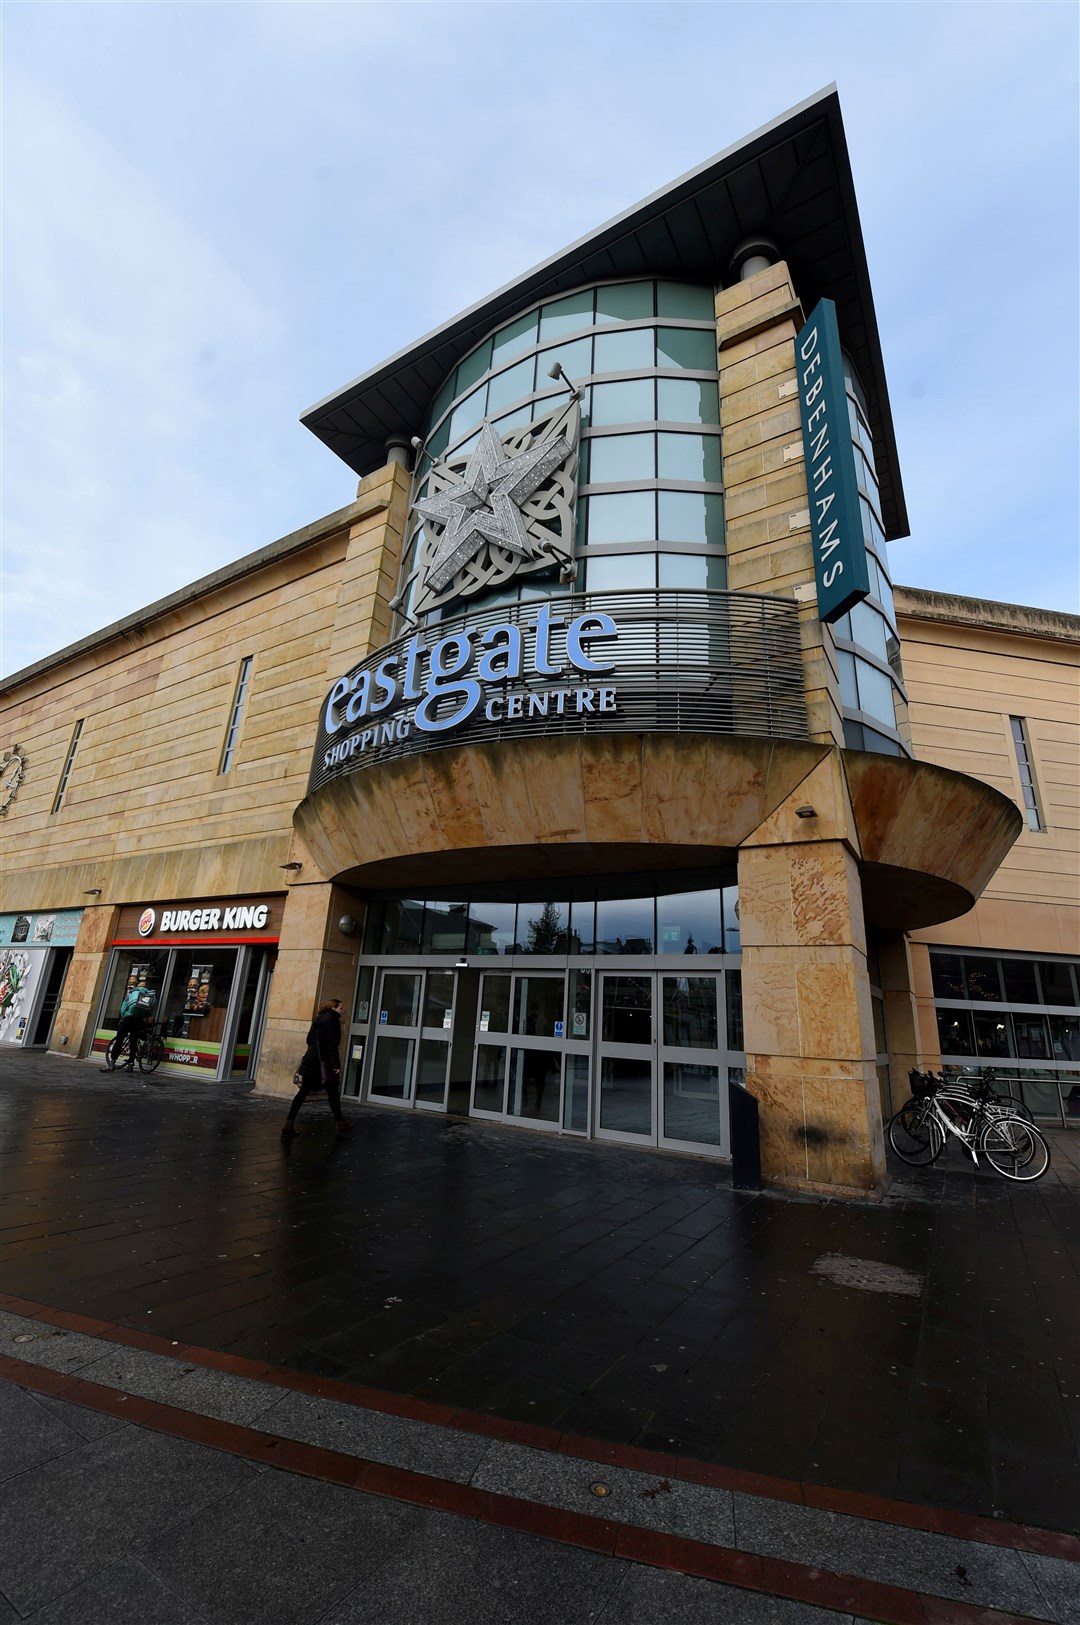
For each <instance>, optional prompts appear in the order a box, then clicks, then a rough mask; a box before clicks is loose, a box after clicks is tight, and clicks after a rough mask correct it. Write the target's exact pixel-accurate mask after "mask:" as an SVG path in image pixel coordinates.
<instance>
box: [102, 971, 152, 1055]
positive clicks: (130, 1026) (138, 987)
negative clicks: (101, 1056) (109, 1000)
mask: <svg viewBox="0 0 1080 1625" xmlns="http://www.w3.org/2000/svg"><path fill="white" fill-rule="evenodd" d="M156 1009H157V993H156V992H155V991H154V989H153V988H152V987H149V986H147V981H146V975H145V972H143V973H140V976H139V980H138V981H137V982H136V983H135V986H134V987H129V988H128V990H127V992H126V993H125V994H124V998H123V1002H122V1003H121V1005H120V1022H119V1025H118V1027H117V1029H116V1037H115V1038H114V1039H113V1041H112V1043H111V1044H110V1045H109V1061H110V1063H111V1065H112V1066H114V1067H115V1066H116V1064H117V1062H118V1061H119V1059H120V1056H121V1054H122V1053H123V1049H124V1045H125V1044H127V1046H128V1058H127V1065H126V1067H125V1070H126V1071H128V1072H134V1070H135V1045H136V1044H137V1043H138V1041H139V1039H140V1038H141V1037H142V1035H143V1033H144V1032H145V1031H146V1023H147V1022H148V1021H149V1020H150V1018H151V1017H152V1015H153V1014H154V1011H155V1010H156Z"/></svg>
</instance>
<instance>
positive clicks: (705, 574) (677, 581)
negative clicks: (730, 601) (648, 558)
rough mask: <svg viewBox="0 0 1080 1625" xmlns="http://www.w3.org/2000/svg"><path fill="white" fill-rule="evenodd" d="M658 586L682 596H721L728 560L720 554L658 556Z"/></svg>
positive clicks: (724, 585)
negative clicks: (692, 594) (697, 593)
mask: <svg viewBox="0 0 1080 1625" xmlns="http://www.w3.org/2000/svg"><path fill="white" fill-rule="evenodd" d="M657 564H658V566H659V583H660V586H661V587H673V588H676V589H677V590H680V591H682V592H722V591H723V590H724V588H725V587H726V586H727V560H726V559H725V558H724V557H723V556H722V555H721V554H719V553H658V554H657Z"/></svg>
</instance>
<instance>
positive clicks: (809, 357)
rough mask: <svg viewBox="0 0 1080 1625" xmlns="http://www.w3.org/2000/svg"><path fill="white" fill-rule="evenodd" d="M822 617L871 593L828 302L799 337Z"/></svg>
mask: <svg viewBox="0 0 1080 1625" xmlns="http://www.w3.org/2000/svg"><path fill="white" fill-rule="evenodd" d="M795 362H796V366H797V368H798V375H799V415H800V417H801V419H802V433H803V450H804V452H805V454H806V487H807V493H808V495H809V498H810V530H811V534H812V536H813V541H814V575H815V577H816V579H817V595H818V616H819V618H820V619H821V620H823V621H835V620H838V619H839V618H840V616H841V615H843V614H845V613H846V611H847V610H849V609H850V608H851V606H852V604H857V603H858V602H859V600H860V599H862V598H865V597H867V595H868V594H869V592H870V574H869V569H868V566H867V562H866V543H865V542H864V541H863V533H862V514H861V512H860V510H859V486H858V482H857V480H856V478H855V454H854V451H853V448H852V443H851V429H850V424H849V419H848V403H847V387H846V384H845V381H844V360H843V356H842V355H841V352H840V330H839V328H838V327H837V325H836V306H835V305H834V304H833V302H832V300H831V299H821V300H819V301H818V304H817V305H816V306H815V308H814V310H813V312H812V313H811V315H810V318H809V320H808V321H807V323H806V326H805V327H804V328H803V329H802V331H801V332H800V333H799V334H798V335H797V337H796V339H795Z"/></svg>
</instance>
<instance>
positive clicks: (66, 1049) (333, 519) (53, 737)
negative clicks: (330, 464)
mask: <svg viewBox="0 0 1080 1625" xmlns="http://www.w3.org/2000/svg"><path fill="white" fill-rule="evenodd" d="M303 422H304V423H305V425H306V426H307V428H308V429H309V430H310V431H312V432H313V433H314V434H316V435H317V436H318V437H319V438H320V439H321V440H322V441H323V442H324V443H325V444H326V445H327V447H328V448H329V449H330V450H331V451H332V452H333V453H335V454H336V456H337V457H338V458H339V459H340V461H341V462H342V463H344V464H345V465H346V466H347V468H348V469H350V470H351V471H352V473H353V475H355V476H359V485H358V487H357V488H356V496H355V498H354V500H352V501H350V502H349V504H348V505H347V506H346V507H343V508H341V509H339V510H337V511H336V512H333V513H331V514H329V515H328V516H327V517H325V518H322V519H318V520H316V521H314V522H313V523H312V524H310V525H308V526H307V527H306V528H305V529H304V530H302V531H299V532H295V533H293V534H291V535H289V536H285V537H283V538H282V539H281V540H279V541H276V542H273V543H271V544H270V545H268V546H267V547H265V548H263V549H262V550H260V551H259V552H257V553H254V554H251V555H249V556H247V557H246V558H243V559H240V560H238V561H237V562H235V563H233V564H229V565H226V566H224V567H223V568H222V569H220V570H218V571H217V572H216V573H215V574H214V575H212V576H210V577H207V578H206V579H204V580H201V581H198V582H196V583H194V584H193V585H192V586H190V587H188V588H185V589H183V590H182V591H179V592H176V593H173V594H172V595H171V596H170V597H168V598H166V599H163V600H162V601H160V602H158V603H155V604H152V605H150V606H149V607H148V608H147V609H145V610H143V611H141V612H139V613H138V614H136V615H132V616H129V617H127V618H126V619H125V620H123V621H121V622H119V623H117V624H116V625H114V626H111V627H107V628H105V629H104V630H103V631H101V632H99V633H96V634H94V635H93V636H90V637H87V638H84V639H83V640H82V641H81V642H80V643H78V644H75V645H73V646H72V647H70V648H67V649H64V650H61V651H60V652H59V653H57V654H56V655H54V656H51V657H49V658H47V659H45V660H42V661H40V662H38V663H37V664H36V665H35V666H33V667H30V668H28V669H26V670H24V671H22V672H18V673H16V674H15V675H13V676H12V677H10V678H8V679H6V680H5V682H4V683H3V685H2V690H3V692H2V696H0V697H2V700H3V705H4V722H3V736H2V744H3V747H4V750H5V755H4V760H3V768H2V777H0V810H2V813H3V824H2V831H3V837H4V846H5V856H4V874H3V899H2V903H0V906H2V908H3V909H4V911H5V912H4V914H3V916H2V917H0V964H2V971H0V1043H7V1044H24V1045H39V1046H41V1045H47V1046H48V1048H49V1049H50V1050H52V1051H54V1052H56V1053H58V1054H67V1055H69V1056H71V1057H73V1059H74V1060H77V1061H79V1060H81V1061H83V1062H86V1061H90V1062H95V1063H96V1062H97V1061H98V1059H99V1058H100V1055H101V1052H102V1050H103V1049H104V1047H105V1045H106V1044H107V1042H108V1041H109V1039H110V1037H111V1036H112V1034H113V1033H114V1032H115V1029H116V1023H117V1018H118V1012H119V1005H120V1001H121V998H122V997H123V994H124V992H125V990H126V989H127V988H128V986H130V985H131V984H132V983H133V981H135V980H136V979H137V978H138V977H139V976H140V974H142V975H145V976H146V978H147V980H148V982H149V985H150V986H152V987H153V989H154V991H155V992H156V993H157V995H158V1010H157V1015H158V1016H159V1018H160V1020H161V1021H162V1022H163V1024H164V1031H165V1035H166V1046H167V1058H166V1062H165V1066H164V1068H163V1072H165V1073H168V1072H170V1071H171V1072H191V1071H193V1070H194V1071H198V1072H199V1073H200V1074H201V1075H203V1076H205V1077H206V1078H207V1079H208V1080H211V1079H226V1078H230V1077H240V1076H247V1077H251V1078H253V1079H254V1080H255V1084H256V1087H257V1088H258V1089H259V1090H260V1091H263V1092H267V1093H272V1094H281V1095H288V1094H291V1092H292V1082H291V1080H292V1074H293V1071H294V1068H295V1066H296V1063H297V1060H298V1058H299V1055H300V1053H301V1052H302V1049H303V1044H304V1035H305V1032H306V1030H307V1026H308V1023H309V1021H310V1019H311V1015H312V1012H313V1011H314V1010H315V1009H316V1008H317V1007H318V1005H319V1004H320V1003H322V1002H323V1001H324V1000H325V999H327V998H330V997H340V998H342V999H343V1000H344V1001H345V1003H346V1006H347V1008H348V1010H349V1012H350V1022H349V1027H348V1036H347V1054H346V1055H345V1056H344V1060H345V1065H346V1080H347V1089H348V1092H349V1093H351V1094H353V1095H355V1096H358V1097H359V1098H361V1099H362V1100H364V1101H366V1102H369V1103H370V1104H371V1105H377V1106H381V1107H384V1108H387V1109H392V1110H416V1111H430V1112H453V1113H470V1114H472V1115H474V1116H476V1117H480V1118H483V1119H484V1120H486V1121H489V1122H495V1123H504V1124H508V1125H514V1126H517V1127H519V1128H523V1129H530V1130H533V1131H536V1132H547V1133H562V1134H568V1135H578V1136H583V1137H594V1138H600V1139H607V1140H613V1141H617V1142H621V1143H623V1144H624V1145H626V1146H632V1147H639V1148H641V1150H642V1151H643V1152H648V1151H650V1150H652V1151H656V1150H660V1149H667V1150H675V1151H682V1152H689V1153H693V1154H697V1155H700V1156H705V1157H712V1158H725V1157H726V1156H728V1155H729V1151H730V1137H729V1090H730V1089H732V1088H734V1089H735V1090H739V1089H745V1090H746V1091H748V1092H749V1093H750V1094H752V1095H753V1096H754V1097H755V1098H756V1100H757V1102H758V1106H759V1113H760V1132H761V1154H762V1162H763V1167H764V1173H765V1177H766V1179H767V1180H769V1181H771V1182H773V1183H776V1184H780V1185H786V1186H792V1187H801V1188H806V1189H818V1190H830V1191H836V1192H845V1191H848V1192H851V1191H859V1192H866V1191H872V1190H874V1189H878V1188H880V1187H881V1185H882V1181H883V1175H884V1151H883V1135H882V1122H883V1117H884V1116H885V1115H886V1114H887V1113H888V1112H889V1110H890V1106H891V1104H892V1103H894V1102H898V1100H899V1098H902V1097H903V1096H904V1095H905V1094H906V1079H907V1072H908V1070H909V1068H910V1067H911V1066H913V1065H915V1064H922V1065H932V1066H935V1067H936V1066H937V1065H939V1064H941V1063H944V1064H947V1065H953V1066H965V1065H980V1066H983V1065H993V1066H994V1067H996V1068H997V1069H998V1071H999V1073H1001V1074H1002V1075H1003V1076H1007V1077H1008V1078H1009V1079H1011V1080H1013V1082H1012V1084H1011V1087H1013V1088H1014V1090H1015V1091H1016V1092H1018V1093H1020V1092H1022V1093H1023V1094H1024V1095H1025V1097H1026V1098H1027V1099H1028V1100H1029V1102H1030V1104H1031V1106H1032V1108H1033V1109H1034V1110H1035V1111H1036V1112H1037V1114H1038V1115H1040V1116H1042V1117H1044V1118H1046V1119H1048V1120H1052V1121H1053V1120H1056V1121H1062V1120H1064V1121H1068V1120H1069V1117H1070V1114H1071V1111H1073V1110H1080V1036H1078V1035H1080V988H1078V985H1077V976H1078V972H1080V898H1078V885H1080V864H1078V857H1077V824H1078V817H1077V805H1078V797H1077V772H1078V753H1080V729H1078V726H1077V722H1078V718H1077V665H1078V653H1080V618H1078V617H1076V616H1072V615H1068V614H1064V613H1050V612H1046V611H1041V610H1034V609H1023V608H1018V607H1015V606H1009V605H1002V604H995V603H986V602H982V601H980V600H978V599H976V598H956V597H946V596H944V595H941V594H938V593H934V592H932V591H921V590H915V589H910V588H897V589H895V591H894V588H893V585H892V569H891V566H890V563H889V558H888V555H887V543H888V542H892V541H896V542H900V541H901V540H902V538H903V537H904V536H905V535H906V534H907V528H908V527H907V518H906V510H905V501H904V492H903V487H902V483H901V477H900V466H899V460H898V453H897V447H896V444H895V438H894V434H893V426H892V418H891V414H890V408H889V398H888V390H887V385H886V377H885V368H884V362H883V358H882V355H881V350H880V345H879V340H878V332H877V324H876V319H875V314H874V305H873V299H872V295H871V288H870V281H869V275H868V271H867V265H866V259H865V254H864V249H863V243H862V236H861V231H860V226H859V218H858V212H857V207H856V202H855V195H854V189H853V185H852V179H851V172H850V166H849V161H848V156H847V149H846V145H845V138H844V132H843V127H842V122H841V117H840V110H839V103H838V100H837V97H836V94H835V92H834V91H832V90H830V91H826V92H824V93H822V94H821V95H819V96H816V97H814V98H812V99H811V100H809V101H808V102H806V103H804V104H803V105H801V106H800V107H798V108H796V109H794V110H793V111H792V112H790V113H788V114H786V115H784V116H783V117H782V118H780V119H778V120H777V121H776V122H775V123H773V124H771V125H769V126H767V127H766V128H765V129H763V130H761V131H759V132H757V133H756V134H755V135H753V136H751V137H750V138H749V139H748V140H746V141H744V142H742V143H740V144H739V145H738V146H736V147H734V148H732V149H730V150H729V151H727V152H725V153H722V154H721V155H720V156H719V157H717V158H715V159H713V160H711V161H710V162H709V163H707V164H704V165H702V166H701V168H699V169H697V170H695V171H693V172H692V173H691V174H689V175H686V176H684V177H682V178H681V179H680V180H678V181H676V182H674V183H673V184H672V185H670V186H668V187H666V188H665V189H664V190H663V191H661V192H659V193H656V194H654V195H653V196H652V197H650V198H648V199H646V201H645V202H643V203H641V204H640V205H638V206H637V207H635V208H633V209H631V210H629V211H628V212H627V213H625V214H623V215H621V216H620V217H618V218H617V219H615V220H613V221H611V222H609V223H608V224H607V225H604V226H602V227H600V228H599V229H598V230H596V231H595V232H593V233H592V234H591V235H589V236H588V237H586V238H584V239H582V240H581V241H579V242H577V243H575V244H573V245H572V246H571V247H570V248H568V249H567V250H565V251H564V252H563V253H561V254H558V255H556V256H555V257H554V258H552V259H550V260H548V261H546V262H545V263H544V264H542V265H540V266H537V267H536V268H535V269H533V270H531V271H529V272H527V273H526V274H525V275H524V276H522V277H520V278H519V279H518V280H517V281H515V282H513V283H511V284H510V285H508V286H507V287H504V288H502V289H500V290H499V291H498V292H497V293H494V294H492V295H491V296H490V297H489V298H487V299H485V300H484V301H482V302H481V303H480V304H478V305H476V306H474V307H473V308H472V309H470V310H468V311H466V312H465V313H464V314H462V315H460V316H458V317H456V318H454V319H453V320H452V321H449V322H447V323H446V324H445V325H444V326H443V327H441V328H439V329H437V330H436V331H435V332H433V333H430V334H428V335H427V336H426V337H425V338H422V339H420V340H418V341H417V342H416V343H415V344H413V345H411V346H410V347H409V348H408V349H406V350H404V351H402V352H400V353H399V354H398V355H395V356H393V357H392V358H391V359H390V360H388V361H386V362H384V363H383V364H382V365H380V366H379V367H376V368H375V369H373V370H372V371H370V372H368V373H366V374H364V376H362V377H361V378H359V379H357V380H356V381H355V382H354V383H351V384H349V385H348V386H346V387H345V388H342V389H339V390H338V391H337V392H336V393H335V394H333V395H331V396H329V397H328V398H327V399H326V400H324V401H322V402H320V403H319V404H318V405H317V406H315V407H313V408H312V409H311V410H310V411H308V412H307V413H305V415H304V418H303ZM901 556H902V550H901ZM735 1098H736V1099H738V1098H741V1097H740V1096H736V1097H735ZM1076 1120H1078V1121H1080V1118H1078V1119H1076Z"/></svg>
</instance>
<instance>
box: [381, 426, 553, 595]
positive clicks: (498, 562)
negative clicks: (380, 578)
mask: <svg viewBox="0 0 1080 1625" xmlns="http://www.w3.org/2000/svg"><path fill="white" fill-rule="evenodd" d="M579 422H580V418H579V413H578V409H577V402H576V401H572V402H570V403H568V404H567V405H565V406H560V407H559V409H558V410H553V411H552V412H550V413H549V414H548V416H547V417H546V418H543V419H541V420H539V421H538V422H536V423H533V424H530V425H527V426H525V427H524V428H519V429H517V430H513V431H511V432H510V433H509V434H507V435H505V436H500V434H499V433H498V431H497V430H496V429H495V428H493V427H492V425H491V424H490V423H486V422H485V423H484V424H483V426H482V428H481V430H480V434H479V438H478V440H477V443H476V445H475V446H474V448H473V450H472V451H471V453H470V454H469V456H468V460H467V461H466V462H465V464H464V467H461V461H462V459H461V458H454V457H451V458H448V459H447V460H446V461H444V462H441V463H438V464H436V465H435V467H434V468H433V469H432V473H431V477H430V489H429V491H428V493H427V494H426V495H425V496H423V497H421V498H420V499H419V500H418V501H417V502H416V503H414V505H413V512H414V514H416V515H417V517H418V518H420V519H421V520H423V522H424V529H425V547H424V550H423V556H422V559H421V583H420V594H419V597H418V599H417V601H416V603H415V605H414V611H415V612H417V613H419V612H422V611H425V610H427V609H430V608H432V607H434V605H435V604H436V603H444V602H447V601H448V600H449V599H450V598H455V597H458V596H461V595H468V594H470V593H475V592H479V591H481V590H482V589H483V588H485V587H488V588H490V587H492V586H498V585H501V584H502V583H503V582H504V581H506V580H507V579H508V578H509V577H510V576H511V575H513V574H515V573H516V572H517V571H518V570H519V569H526V570H535V569H543V568H550V566H551V565H553V564H567V563H569V562H570V560H571V559H572V557H573V498H574V490H575V483H574V476H575V474H576V469H577V455H576V453H577V439H578V428H579Z"/></svg>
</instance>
